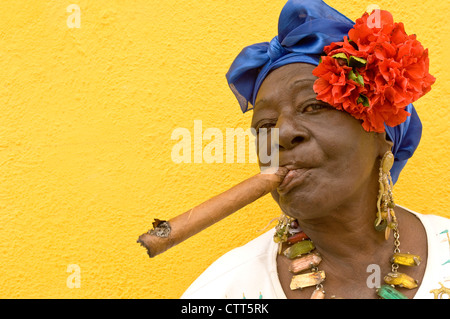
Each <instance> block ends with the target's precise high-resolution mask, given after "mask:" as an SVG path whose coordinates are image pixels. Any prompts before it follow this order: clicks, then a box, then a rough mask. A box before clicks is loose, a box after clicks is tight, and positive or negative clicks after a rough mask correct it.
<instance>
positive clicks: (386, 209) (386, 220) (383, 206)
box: [375, 151, 398, 240]
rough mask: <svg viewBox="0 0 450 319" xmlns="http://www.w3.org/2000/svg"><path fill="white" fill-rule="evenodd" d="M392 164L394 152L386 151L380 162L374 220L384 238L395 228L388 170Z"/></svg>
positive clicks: (395, 220) (376, 227) (393, 204)
mask: <svg viewBox="0 0 450 319" xmlns="http://www.w3.org/2000/svg"><path fill="white" fill-rule="evenodd" d="M393 165H394V154H392V152H391V151H388V152H386V153H385V154H384V156H383V159H382V160H381V164H380V174H379V179H378V182H379V184H380V191H379V194H378V201H377V218H376V220H375V229H376V230H377V231H379V232H382V231H384V236H385V239H386V240H388V239H389V235H390V231H391V229H394V230H395V229H397V225H398V223H397V218H396V217H395V212H394V208H395V203H394V197H393V194H392V187H393V185H394V183H393V182H392V178H391V173H390V170H391V168H392V166H393Z"/></svg>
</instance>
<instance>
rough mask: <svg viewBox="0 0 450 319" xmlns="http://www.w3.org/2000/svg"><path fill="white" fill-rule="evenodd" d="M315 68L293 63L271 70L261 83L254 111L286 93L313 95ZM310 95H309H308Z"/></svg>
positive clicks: (315, 78) (309, 65)
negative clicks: (313, 71)
mask: <svg viewBox="0 0 450 319" xmlns="http://www.w3.org/2000/svg"><path fill="white" fill-rule="evenodd" d="M314 68H315V66H313V65H311V64H306V63H293V64H288V65H285V66H282V67H280V68H278V69H275V70H273V71H272V72H271V73H269V75H268V76H267V77H266V78H265V80H264V81H263V83H262V85H261V87H260V89H259V91H258V94H257V97H256V102H255V106H254V110H257V109H258V108H261V107H262V106H263V105H264V104H267V103H269V102H274V101H276V100H278V99H280V98H283V97H286V94H287V93H288V92H290V93H297V92H300V91H303V92H305V93H307V94H308V95H310V94H311V95H315V93H314V90H313V85H314V82H315V80H317V77H316V76H314V75H313V74H312V70H313V69H314ZM309 93H310V94H309Z"/></svg>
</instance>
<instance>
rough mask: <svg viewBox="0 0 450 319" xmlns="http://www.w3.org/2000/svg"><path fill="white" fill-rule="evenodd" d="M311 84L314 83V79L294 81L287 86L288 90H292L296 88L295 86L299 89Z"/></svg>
mask: <svg viewBox="0 0 450 319" xmlns="http://www.w3.org/2000/svg"><path fill="white" fill-rule="evenodd" d="M311 82H315V79H300V80H297V81H294V82H293V83H292V84H291V85H290V86H289V88H290V89H292V88H294V87H296V86H300V87H303V86H307V85H309V84H310V83H311Z"/></svg>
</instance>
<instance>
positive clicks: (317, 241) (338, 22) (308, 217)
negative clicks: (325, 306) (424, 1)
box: [183, 0, 450, 299]
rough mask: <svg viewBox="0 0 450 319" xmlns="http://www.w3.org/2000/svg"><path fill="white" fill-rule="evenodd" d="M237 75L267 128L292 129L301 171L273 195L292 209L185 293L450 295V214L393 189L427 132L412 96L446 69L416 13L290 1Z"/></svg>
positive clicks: (236, 84)
mask: <svg viewBox="0 0 450 319" xmlns="http://www.w3.org/2000/svg"><path fill="white" fill-rule="evenodd" d="M227 79H228V82H229V84H230V87H231V89H232V91H233V92H234V94H235V95H236V97H237V99H238V101H239V103H240V106H241V108H242V110H243V111H244V112H246V111H247V110H249V105H251V106H252V109H253V120H252V127H253V128H254V129H255V130H256V131H257V132H259V130H261V129H262V128H265V129H269V130H271V129H278V134H279V139H278V143H277V144H278V145H277V146H278V150H279V163H280V166H283V167H285V168H287V169H289V173H288V174H287V175H286V177H285V178H284V180H283V181H282V182H281V184H280V185H279V186H278V188H277V189H276V190H275V191H273V192H272V196H273V198H274V199H275V201H276V202H277V203H278V205H279V206H280V208H281V210H282V212H283V214H284V215H283V216H282V217H280V219H279V221H278V226H277V227H276V229H275V231H273V230H272V231H269V232H267V233H265V234H264V235H262V236H260V237H258V238H257V239H255V240H253V241H251V242H250V243H248V244H246V245H245V246H243V247H240V248H237V249H234V250H232V251H231V252H229V253H227V254H226V255H224V256H223V257H221V258H220V259H219V260H217V261H216V262H215V263H214V264H213V265H211V266H210V267H209V268H208V269H207V270H206V271H205V272H204V273H203V274H202V275H201V276H200V277H199V278H198V279H197V280H196V281H195V282H194V283H193V284H192V285H191V286H190V287H189V289H188V290H187V291H186V292H185V294H184V295H183V298H242V297H245V298H258V297H259V298H317V299H320V298H380V297H381V298H388V299H391V298H392V299H402V298H433V297H435V298H439V297H442V295H443V294H447V295H449V289H448V288H446V287H450V255H449V251H450V249H449V241H448V237H447V236H448V230H449V229H450V221H449V220H447V219H445V218H443V217H438V216H431V215H421V214H418V213H415V212H412V211H410V210H408V209H406V208H404V207H399V206H396V205H395V202H394V197H393V190H392V186H393V184H394V183H395V182H396V181H397V179H398V176H399V173H400V171H401V170H402V168H403V167H404V166H405V164H406V161H407V160H408V158H410V157H411V156H412V154H413V153H414V151H415V149H416V147H417V145H418V143H419V140H420V137H421V130H422V126H421V123H420V120H419V118H418V115H417V113H416V111H415V110H414V107H413V105H412V104H411V103H412V102H414V101H415V100H417V99H418V98H419V97H421V96H423V95H424V94H426V93H427V92H428V91H429V90H430V89H431V85H432V84H433V83H434V81H435V79H434V78H433V77H432V76H431V75H430V74H429V73H428V52H427V50H424V49H423V47H422V46H421V45H420V43H419V42H418V41H417V40H416V38H415V36H409V35H407V34H406V33H405V31H404V28H403V24H401V23H394V21H393V18H392V15H390V14H389V13H388V12H386V11H381V10H375V11H374V12H372V14H371V15H369V14H367V13H366V14H364V15H363V17H362V18H360V19H358V20H357V21H356V23H354V22H352V21H351V20H349V19H348V18H346V17H345V16H343V15H342V14H340V13H339V12H337V11H336V10H334V9H333V8H331V7H329V6H328V5H326V4H325V3H324V2H323V1H317V0H316V1H312V0H307V1H301V0H294V1H288V2H287V4H286V5H285V7H284V8H283V10H282V12H281V15H280V19H279V34H278V36H277V37H275V38H274V39H273V40H272V41H271V42H270V43H260V44H255V45H252V46H249V47H246V48H245V49H244V50H243V51H242V52H241V53H240V54H239V56H238V57H237V58H236V60H235V61H234V63H233V64H232V66H231V68H230V71H229V72H228V74H227ZM394 159H395V160H394ZM449 296H450V295H449Z"/></svg>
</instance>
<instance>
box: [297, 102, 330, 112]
mask: <svg viewBox="0 0 450 319" xmlns="http://www.w3.org/2000/svg"><path fill="white" fill-rule="evenodd" d="M326 108H328V106H327V105H324V104H319V103H315V104H310V105H308V106H306V107H305V108H304V109H303V112H314V111H318V110H321V109H326Z"/></svg>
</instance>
